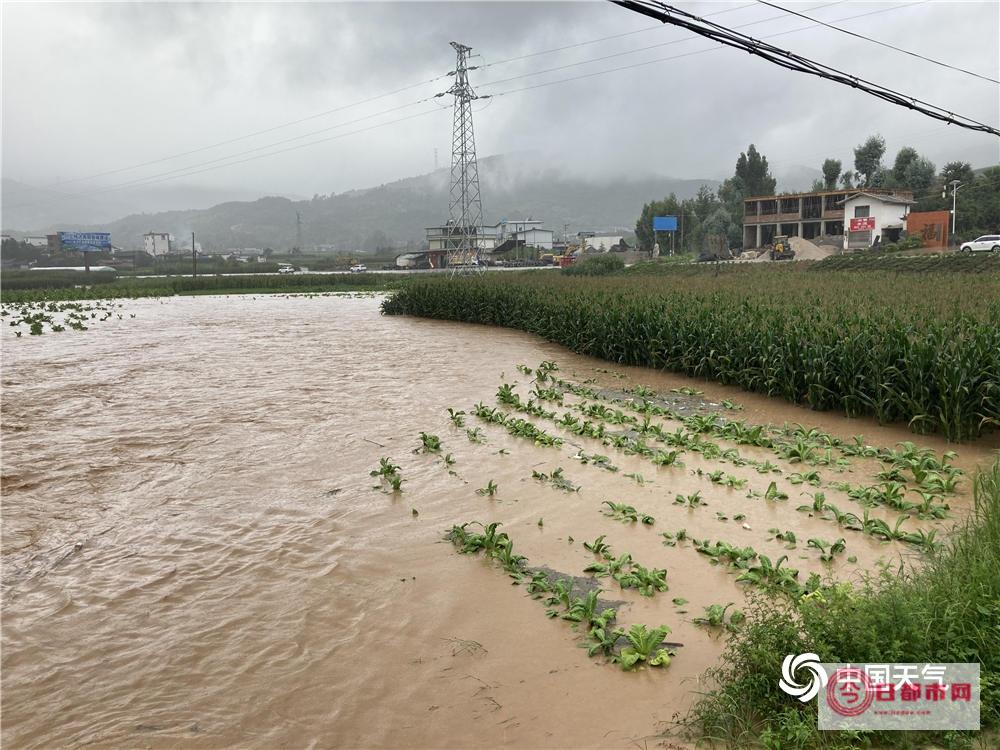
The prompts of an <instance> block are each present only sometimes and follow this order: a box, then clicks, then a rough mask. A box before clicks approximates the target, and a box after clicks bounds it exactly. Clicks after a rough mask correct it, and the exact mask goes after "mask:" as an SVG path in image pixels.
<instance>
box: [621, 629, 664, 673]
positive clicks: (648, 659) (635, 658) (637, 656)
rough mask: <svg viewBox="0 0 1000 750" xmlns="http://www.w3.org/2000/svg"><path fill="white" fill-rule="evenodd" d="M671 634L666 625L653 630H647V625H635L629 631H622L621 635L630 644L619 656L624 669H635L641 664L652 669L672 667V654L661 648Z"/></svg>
mask: <svg viewBox="0 0 1000 750" xmlns="http://www.w3.org/2000/svg"><path fill="white" fill-rule="evenodd" d="M669 633H670V628H668V627H667V626H666V625H661V626H660V627H658V628H653V629H652V630H647V629H646V626H645V625H633V626H632V627H630V628H629V629H628V630H627V631H626V630H624V629H620V634H621V635H624V636H625V637H626V638H627V639H628V642H629V645H628V646H626V647H625V648H623V649H622V650H621V653H620V654H619V655H618V660H619V661H620V662H621V665H622V669H625V670H630V669H635V668H636V667H637V666H639V665H640V664H647V665H648V666H650V667H668V666H670V657H671V652H670V651H668V650H667V649H665V648H661V647H660V646H661V645H662V644H663V641H664V640H666V637H667V635H668V634H669Z"/></svg>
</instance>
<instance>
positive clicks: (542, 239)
mask: <svg viewBox="0 0 1000 750" xmlns="http://www.w3.org/2000/svg"><path fill="white" fill-rule="evenodd" d="M543 223H544V222H542V221H541V220H538V219H523V220H521V219H518V220H511V221H508V220H507V219H504V220H502V221H500V222H498V223H496V224H492V225H486V226H482V227H477V229H476V234H475V236H474V237H473V238H472V245H473V247H475V248H476V249H477V250H478V251H479V253H480V254H483V255H493V254H494V253H505V252H507V251H509V250H514V249H516V248H519V247H535V248H538V249H539V250H545V251H546V252H551V251H552V241H553V240H552V238H553V231H552V230H551V229H544V228H543V227H542V224H543ZM426 233H427V234H426V236H427V251H428V255H430V256H432V257H433V256H436V255H439V254H442V253H447V252H448V251H449V250H450V249H451V248H453V247H456V246H457V245H458V243H459V242H460V241H461V238H462V235H461V232H460V231H459V228H458V227H457V226H456V225H455V224H453V223H452V222H450V221H449V222H448V223H446V224H445V225H444V226H437V227H427V229H426ZM406 255H407V256H409V255H413V253H407V254H406ZM401 257H402V256H401ZM407 260H408V261H409V260H411V259H409V258H408V259H407ZM428 260H430V263H431V267H432V268H438V267H440V266H439V265H437V263H436V261H437V260H438V259H437V258H433V259H430V258H429V259H428Z"/></svg>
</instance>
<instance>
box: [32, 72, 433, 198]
mask: <svg viewBox="0 0 1000 750" xmlns="http://www.w3.org/2000/svg"><path fill="white" fill-rule="evenodd" d="M447 77H448V74H447V73H444V74H442V75H439V76H437V77H436V78H431V79H429V80H427V81H421V82H420V83H413V84H410V85H409V86H404V87H403V88H400V89H396V90H395V91H389V92H386V93H385V94H379V95H377V96H370V97H368V98H367V99H362V100H360V101H357V102H352V103H350V104H344V105H342V106H340V107H334V108H333V109H327V110H324V111H322V112H316V113H315V114H312V115H307V116H305V117H300V118H299V119H297V120H290V121H289V122H283V123H280V124H278V125H273V126H271V127H269V128H264V129H263V130H255V131H254V132H252V133H246V134H245V135H238V136H236V137H234V138H228V139H226V140H224V141H217V142H215V143H209V144H208V145H207V146H200V147H198V148H194V149H191V150H189V151H180V152H178V153H175V154H168V155H167V156H161V157H159V158H156V159H150V160H149V161H144V162H139V163H138V164H132V165H129V166H127V167H118V168H117V169H109V170H107V171H104V172H97V173H95V174H90V175H85V176H83V177H74V178H73V179H70V180H61V181H59V182H55V183H52V184H51V185H44V186H42V187H43V188H46V189H50V188H55V187H57V186H59V185H71V184H73V183H75V182H86V181H87V180H95V179H97V178H98V177H107V176H109V175H113V174H121V173H122V172H131V171H133V170H136V169H141V168H142V167H148V166H152V165H153V164H162V163H163V162H165V161H173V160H174V159H180V158H182V157H185V156H191V155H192V154H200V153H202V152H204V151H210V150H212V149H213V148H219V147H221V146H228V145H229V144H231V143H239V142H240V141H245V140H248V139H250V138H255V137H256V136H258V135H264V134H265V133H273V132H274V131H276V130H282V129H283V128H288V127H292V126H293V125H300V124H302V123H303V122H309V121H310V120H316V119H318V118H320V117H326V116H327V115H332V114H336V113H337V112H343V111H345V110H348V109H353V108H354V107H360V106H361V105H363V104H370V103H371V102H375V101H378V100H379V99H385V98H386V97H388V96H393V95H395V94H401V93H402V92H404V91H409V90H410V89H415V88H417V87H419V86H426V85H428V84H431V83H436V82H437V81H440V80H442V79H443V78H447ZM306 135H309V134H308V133H307V134H306Z"/></svg>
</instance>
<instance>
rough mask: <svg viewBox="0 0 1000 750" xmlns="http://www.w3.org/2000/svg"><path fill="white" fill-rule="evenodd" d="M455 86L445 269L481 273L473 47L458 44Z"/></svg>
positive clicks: (482, 264) (480, 213) (453, 86)
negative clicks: (471, 72) (471, 71)
mask: <svg viewBox="0 0 1000 750" xmlns="http://www.w3.org/2000/svg"><path fill="white" fill-rule="evenodd" d="M451 46H452V47H454V48H455V52H457V53H458V61H457V62H456V63H455V83H454V84H452V86H451V88H450V89H448V91H447V93H449V94H453V95H454V97H455V112H454V123H453V128H452V136H451V197H450V201H449V205H448V216H449V222H448V224H449V227H450V231H449V239H448V267H449V268H450V269H451V271H452V273H453V274H455V273H469V272H476V271H478V272H483V271H485V270H486V266H485V263H483V262H482V259H481V257H480V255H481V250H482V248H481V247H480V245H479V238H480V236H481V232H482V229H481V228H482V225H483V201H482V197H481V196H480V193H479V164H478V163H477V162H476V137H475V134H474V133H473V130H472V102H473V101H475V100H476V99H478V98H480V97H478V96H476V92H475V91H473V90H472V86H471V85H470V84H469V76H468V70H469V68H468V61H469V53H470V52H472V47H467V46H465V45H464V44H459V43H458V42H452V43H451Z"/></svg>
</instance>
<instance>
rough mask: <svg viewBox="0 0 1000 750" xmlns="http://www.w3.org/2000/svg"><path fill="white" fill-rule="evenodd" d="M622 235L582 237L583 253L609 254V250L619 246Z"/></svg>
mask: <svg viewBox="0 0 1000 750" xmlns="http://www.w3.org/2000/svg"><path fill="white" fill-rule="evenodd" d="M623 239H624V236H622V235H604V236H601V237H582V238H581V240H582V242H583V251H584V252H588V251H589V252H592V253H610V252H611V248H612V247H614V246H615V245H620V244H621V241H622V240H623Z"/></svg>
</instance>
